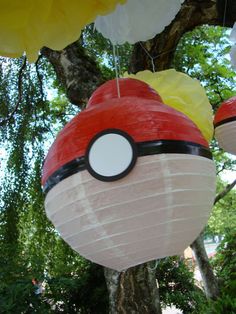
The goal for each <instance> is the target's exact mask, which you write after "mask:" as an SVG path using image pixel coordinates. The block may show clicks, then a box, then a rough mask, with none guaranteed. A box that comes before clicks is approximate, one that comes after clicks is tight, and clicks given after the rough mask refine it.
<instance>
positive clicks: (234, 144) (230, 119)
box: [214, 97, 236, 155]
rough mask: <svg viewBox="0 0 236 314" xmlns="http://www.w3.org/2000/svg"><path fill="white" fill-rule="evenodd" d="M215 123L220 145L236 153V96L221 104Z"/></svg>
mask: <svg viewBox="0 0 236 314" xmlns="http://www.w3.org/2000/svg"><path fill="white" fill-rule="evenodd" d="M214 125H215V137H216V139H217V141H218V144H219V146H220V147H221V148H223V149H224V150H225V151H226V152H228V153H231V154H234V155H236V97H232V98H230V99H228V100H227V101H225V102H223V103H222V104H221V106H220V107H219V109H218V110H217V112H216V114H215V119H214Z"/></svg>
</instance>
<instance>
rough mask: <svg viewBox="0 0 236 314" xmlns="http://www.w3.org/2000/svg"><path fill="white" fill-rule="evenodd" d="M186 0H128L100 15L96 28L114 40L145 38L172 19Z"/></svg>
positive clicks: (117, 41)
mask: <svg viewBox="0 0 236 314" xmlns="http://www.w3.org/2000/svg"><path fill="white" fill-rule="evenodd" d="M183 1H184V0H127V3H126V4H124V5H118V6H117V7H116V10H115V11H113V12H112V13H110V14H108V15H106V16H98V17H97V18H96V20H95V27H96V29H97V30H98V31H99V32H101V33H102V35H103V36H104V37H106V38H108V39H110V40H111V42H112V43H113V44H123V43H125V42H129V43H131V44H134V43H136V42H138V41H146V40H148V39H151V38H153V37H154V36H155V35H156V34H159V33H161V32H162V31H163V30H164V28H165V27H166V26H167V25H169V24H170V23H171V21H172V20H173V19H174V17H175V16H176V14H177V13H178V11H179V10H180V7H181V3H182V2H183Z"/></svg>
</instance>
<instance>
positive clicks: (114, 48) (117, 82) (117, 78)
mask: <svg viewBox="0 0 236 314" xmlns="http://www.w3.org/2000/svg"><path fill="white" fill-rule="evenodd" d="M112 47H113V60H114V61H113V62H114V66H115V72H116V88H117V95H118V98H120V84H119V68H118V66H117V63H118V62H117V51H116V46H115V45H112Z"/></svg>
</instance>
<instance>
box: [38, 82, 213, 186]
mask: <svg viewBox="0 0 236 314" xmlns="http://www.w3.org/2000/svg"><path fill="white" fill-rule="evenodd" d="M116 84H117V82H116V80H112V81H109V82H107V83H105V84H104V85H102V86H101V87H99V88H98V89H97V90H96V91H95V93H94V94H93V95H92V97H91V98H90V100H89V102H88V108H87V109H85V110H84V111H83V112H81V113H79V114H78V115H77V116H75V117H74V118H73V119H72V120H71V121H70V122H69V123H68V124H66V126H65V127H64V128H63V129H62V131H61V132H60V133H59V134H58V136H57V138H56V140H55V141H54V143H53V145H52V146H51V148H50V149H49V152H48V155H47V157H46V159H45V163H44V167H43V178H42V183H43V185H44V184H45V182H46V181H47V179H48V178H49V177H50V176H51V175H52V174H53V173H54V172H55V171H56V170H58V169H59V168H60V167H62V166H64V165H65V164H67V163H68V162H70V161H72V160H75V159H76V158H79V157H83V156H85V153H86V149H87V148H88V145H89V143H90V141H91V140H92V139H93V138H94V136H96V135H97V134H98V133H99V132H101V131H104V130H107V129H118V130H121V131H123V132H126V133H127V134H128V135H129V136H130V137H131V138H132V139H133V140H134V142H135V143H140V142H148V141H156V140H175V141H187V142H192V143H196V144H200V145H202V146H205V147H208V144H207V142H206V140H205V139H204V138H203V136H202V134H201V132H200V131H199V129H198V128H197V126H196V125H195V124H194V123H193V122H192V121H191V120H190V119H189V118H188V117H187V116H185V115H184V114H182V113H181V112H178V111H177V110H175V109H173V108H171V107H169V106H167V105H165V104H163V103H161V97H160V96H159V95H158V94H157V93H156V92H155V91H154V90H153V89H151V88H150V87H149V85H147V84H146V83H144V82H141V81H138V80H135V79H119V85H120V96H121V97H120V98H118V96H117V86H116Z"/></svg>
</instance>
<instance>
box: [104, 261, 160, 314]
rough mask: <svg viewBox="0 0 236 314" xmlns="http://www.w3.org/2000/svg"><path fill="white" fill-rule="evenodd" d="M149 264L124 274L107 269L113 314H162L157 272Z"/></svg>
mask: <svg viewBox="0 0 236 314" xmlns="http://www.w3.org/2000/svg"><path fill="white" fill-rule="evenodd" d="M152 266H153V263H151V262H149V263H146V264H142V265H139V266H136V267H132V268H130V269H128V270H126V271H124V272H117V271H115V270H112V269H108V268H105V278H106V283H107V288H108V291H109V302H110V304H109V306H110V313H111V314H126V313H127V314H141V313H142V314H161V313H162V312H161V307H160V299H159V292H158V287H157V281H156V276H155V270H154V269H153V268H151V267H152Z"/></svg>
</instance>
